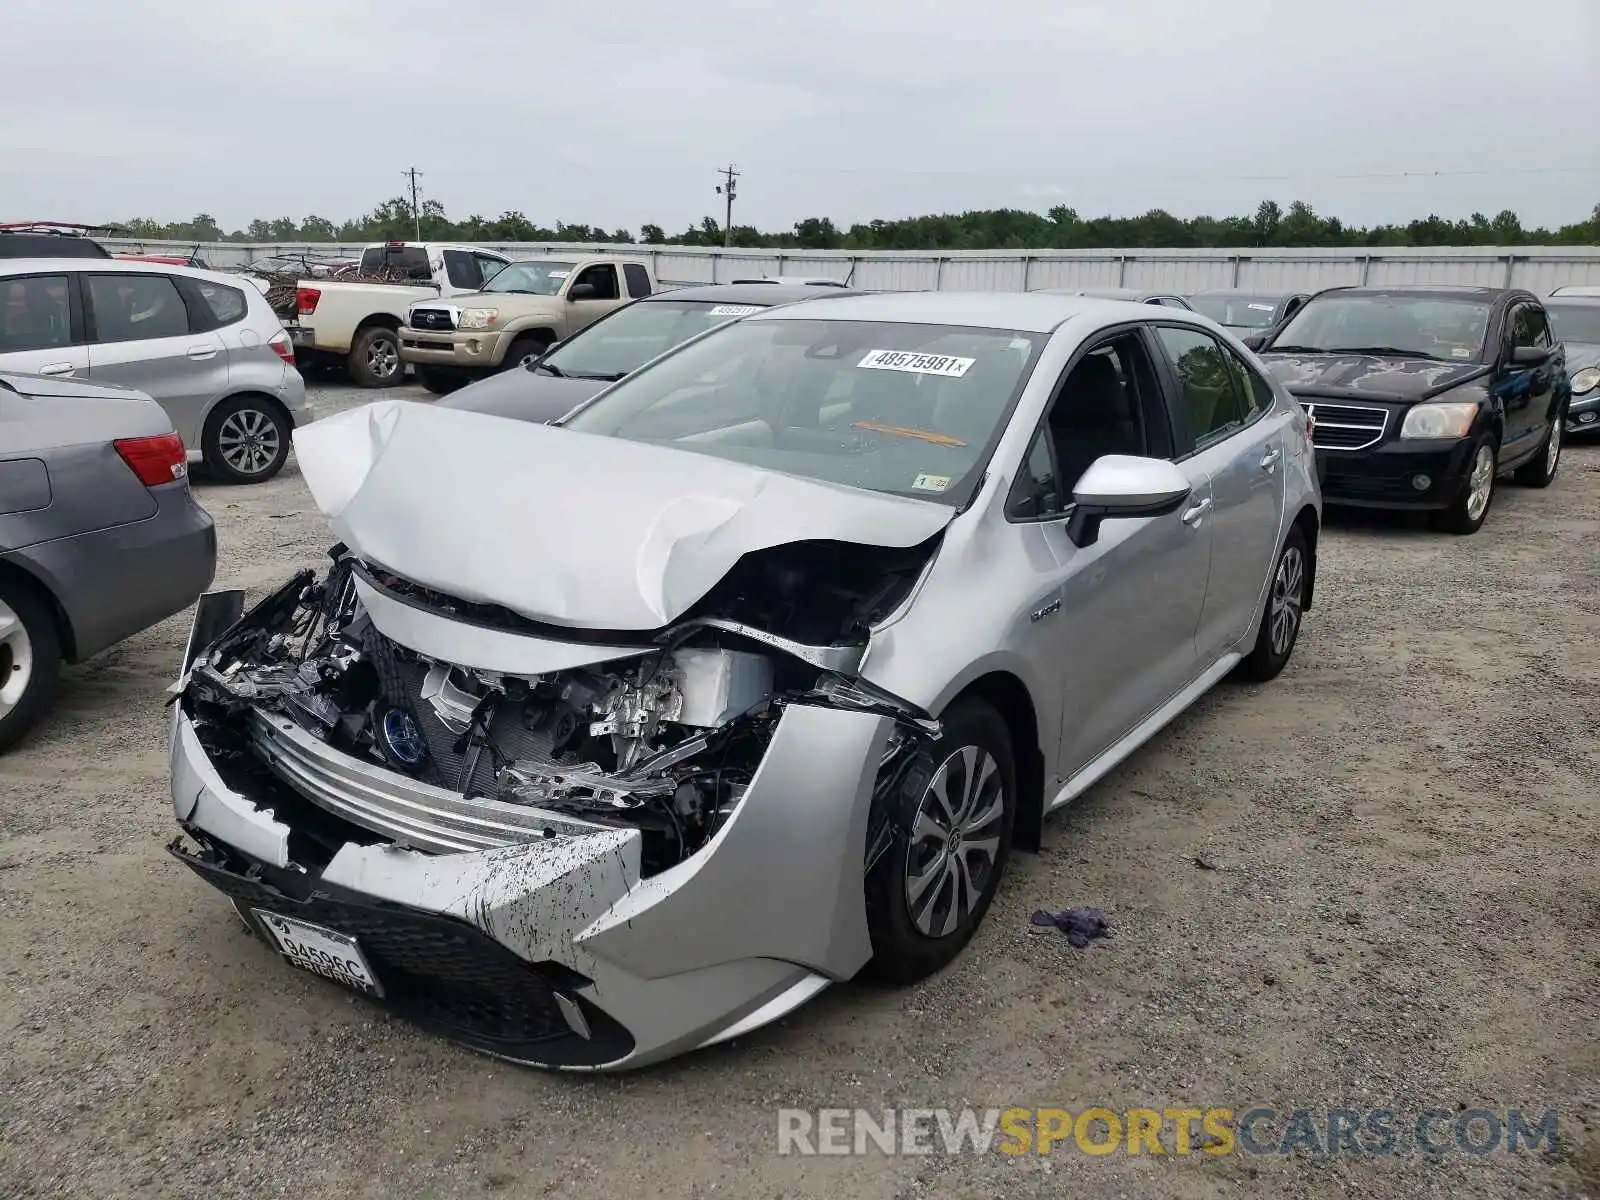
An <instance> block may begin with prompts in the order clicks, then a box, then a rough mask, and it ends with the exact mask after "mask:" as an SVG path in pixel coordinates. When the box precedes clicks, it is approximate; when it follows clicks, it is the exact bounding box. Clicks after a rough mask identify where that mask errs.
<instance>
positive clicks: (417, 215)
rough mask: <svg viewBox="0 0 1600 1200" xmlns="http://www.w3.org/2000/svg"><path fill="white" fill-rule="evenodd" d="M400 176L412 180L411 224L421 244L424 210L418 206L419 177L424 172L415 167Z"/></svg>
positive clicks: (408, 168) (407, 169)
mask: <svg viewBox="0 0 1600 1200" xmlns="http://www.w3.org/2000/svg"><path fill="white" fill-rule="evenodd" d="M400 174H402V175H405V176H409V177H410V179H411V222H412V225H413V226H414V227H415V229H416V231H417V241H419V242H420V241H421V240H422V209H421V208H420V207H418V205H417V176H419V175H421V174H422V172H421V171H419V170H417V169H416V168H415V167H407V168H406V169H405V170H404V171H401V172H400Z"/></svg>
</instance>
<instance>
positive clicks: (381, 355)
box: [345, 325, 406, 388]
mask: <svg viewBox="0 0 1600 1200" xmlns="http://www.w3.org/2000/svg"><path fill="white" fill-rule="evenodd" d="M345 363H346V365H347V366H348V367H349V368H350V378H351V379H352V380H354V381H355V383H356V384H357V385H358V386H360V387H364V388H383V387H395V386H396V385H397V384H400V383H402V382H404V380H405V376H406V365H405V363H403V362H401V361H400V335H399V334H398V333H396V332H395V331H394V330H393V329H390V328H389V327H388V326H387V325H369V326H368V327H367V328H365V329H363V330H362V331H361V332H360V333H358V334H356V340H355V344H354V345H352V346H351V347H350V355H349V357H348V358H347V359H346V360H345Z"/></svg>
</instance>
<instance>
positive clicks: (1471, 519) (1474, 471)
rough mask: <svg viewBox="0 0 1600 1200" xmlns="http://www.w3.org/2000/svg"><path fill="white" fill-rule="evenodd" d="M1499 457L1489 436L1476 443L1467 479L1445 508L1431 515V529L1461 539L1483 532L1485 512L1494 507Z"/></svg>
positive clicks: (1490, 435)
mask: <svg viewBox="0 0 1600 1200" xmlns="http://www.w3.org/2000/svg"><path fill="white" fill-rule="evenodd" d="M1485 456H1487V458H1486V457H1485ZM1499 457H1500V447H1499V446H1498V445H1497V444H1496V443H1495V440H1494V436H1493V435H1492V434H1487V433H1486V434H1484V435H1483V436H1482V437H1480V438H1479V439H1478V441H1477V443H1476V444H1475V445H1474V446H1473V447H1472V453H1471V454H1470V455H1469V456H1468V458H1467V463H1468V466H1467V478H1466V479H1465V480H1464V481H1463V482H1462V485H1461V494H1460V495H1459V496H1457V497H1456V498H1455V501H1454V503H1452V504H1451V505H1450V507H1449V508H1447V509H1445V510H1444V511H1443V512H1440V513H1437V514H1435V515H1434V518H1433V527H1434V528H1435V529H1438V530H1442V531H1443V532H1445V533H1453V534H1455V535H1457V536H1458V537H1465V536H1466V535H1467V534H1470V533H1477V532H1478V530H1480V529H1482V528H1483V523H1484V521H1485V520H1487V519H1488V516H1489V509H1490V508H1492V507H1493V506H1494V487H1495V480H1496V478H1497V474H1498V472H1499V470H1500V463H1499ZM1485 472H1487V474H1485Z"/></svg>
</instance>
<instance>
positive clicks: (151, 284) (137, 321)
mask: <svg viewBox="0 0 1600 1200" xmlns="http://www.w3.org/2000/svg"><path fill="white" fill-rule="evenodd" d="M83 281H84V285H85V287H84V290H85V297H84V298H85V300H86V301H87V303H88V306H89V312H90V322H91V324H90V328H91V329H92V330H93V331H94V337H93V339H92V340H93V341H96V342H138V341H146V340H148V339H151V338H165V337H183V336H185V335H187V334H188V332H189V310H188V309H187V308H186V307H185V306H184V303H183V297H182V296H181V295H179V294H178V288H177V285H175V284H174V283H173V282H172V280H171V279H169V278H167V276H165V275H102V274H93V275H85V276H84V280H83Z"/></svg>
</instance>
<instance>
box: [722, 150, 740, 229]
mask: <svg viewBox="0 0 1600 1200" xmlns="http://www.w3.org/2000/svg"><path fill="white" fill-rule="evenodd" d="M717 174H718V175H721V176H722V178H723V182H721V183H719V184H717V193H718V194H719V195H721V196H722V197H724V198H725V199H726V200H727V202H728V206H727V215H726V216H725V217H724V219H723V222H722V245H723V247H724V249H726V248H727V247H728V246H731V245H733V198H734V194H735V193H734V187H735V186H736V185H735V183H734V180H736V179H738V178H739V172H738V171H736V170H734V167H733V164H732V163H729V164H728V165H727V166H725V167H723V168H722V169H721V170H720V171H718V172H717Z"/></svg>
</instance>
